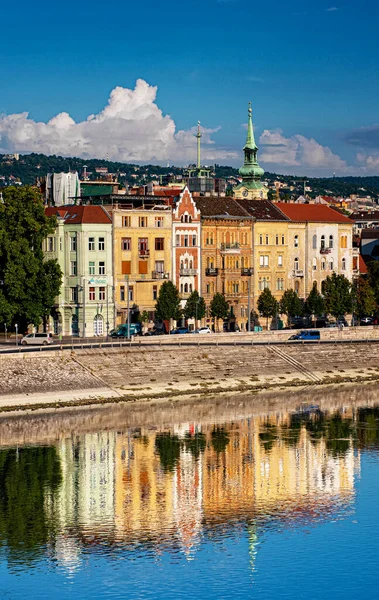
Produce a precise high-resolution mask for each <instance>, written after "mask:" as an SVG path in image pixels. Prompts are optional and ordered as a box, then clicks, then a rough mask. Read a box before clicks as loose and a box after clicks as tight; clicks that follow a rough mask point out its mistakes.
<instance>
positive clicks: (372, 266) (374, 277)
mask: <svg viewBox="0 0 379 600" xmlns="http://www.w3.org/2000/svg"><path fill="white" fill-rule="evenodd" d="M367 270H368V282H369V284H370V287H371V289H372V290H373V292H374V295H375V300H376V302H377V303H378V304H379V261H377V260H371V261H370V262H368V263H367Z"/></svg>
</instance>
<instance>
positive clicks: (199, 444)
mask: <svg viewBox="0 0 379 600" xmlns="http://www.w3.org/2000/svg"><path fill="white" fill-rule="evenodd" d="M184 443H185V447H186V450H188V451H189V452H191V454H192V456H193V457H194V458H199V456H200V454H201V452H204V450H205V447H206V445H207V442H206V439H205V435H204V433H201V432H199V433H195V434H194V435H191V434H190V433H189V432H188V433H186V437H185V438H184Z"/></svg>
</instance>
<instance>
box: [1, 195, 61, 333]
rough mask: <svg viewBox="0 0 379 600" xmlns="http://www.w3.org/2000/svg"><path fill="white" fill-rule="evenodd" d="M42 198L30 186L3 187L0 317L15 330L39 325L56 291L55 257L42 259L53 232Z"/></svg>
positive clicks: (52, 220)
mask: <svg viewBox="0 0 379 600" xmlns="http://www.w3.org/2000/svg"><path fill="white" fill-rule="evenodd" d="M55 227H56V220H55V218H48V217H46V216H45V211H44V206H43V203H42V198H41V195H40V193H39V191H38V190H36V189H33V188H31V187H23V188H15V187H9V188H5V189H4V191H3V204H0V281H1V286H0V320H2V321H3V322H4V321H5V322H11V321H13V322H15V321H16V320H17V322H18V324H19V329H20V331H22V330H23V329H26V326H27V325H28V324H29V323H33V324H35V325H39V324H40V322H41V318H43V317H46V316H47V315H48V314H49V313H50V311H51V307H52V305H53V303H54V299H55V297H56V296H57V295H58V294H59V289H60V286H61V278H62V272H61V269H60V267H59V265H58V263H57V261H56V260H48V261H45V260H44V254H43V251H42V242H43V240H44V239H45V238H46V237H47V235H49V234H50V233H53V232H54V231H55Z"/></svg>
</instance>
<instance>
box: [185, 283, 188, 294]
mask: <svg viewBox="0 0 379 600" xmlns="http://www.w3.org/2000/svg"><path fill="white" fill-rule="evenodd" d="M184 293H185V294H188V283H185V284H184Z"/></svg>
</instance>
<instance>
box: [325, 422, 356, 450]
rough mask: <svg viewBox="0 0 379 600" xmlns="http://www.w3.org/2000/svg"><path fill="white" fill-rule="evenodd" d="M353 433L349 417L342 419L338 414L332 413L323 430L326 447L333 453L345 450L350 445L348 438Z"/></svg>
mask: <svg viewBox="0 0 379 600" xmlns="http://www.w3.org/2000/svg"><path fill="white" fill-rule="evenodd" d="M352 435H353V429H352V422H351V419H342V417H341V415H340V414H334V415H333V416H332V418H331V419H329V420H328V421H327V428H326V432H325V437H326V447H327V449H328V450H329V451H330V452H331V453H332V454H333V455H334V456H337V455H338V454H343V453H344V452H347V450H348V449H349V447H350V439H349V438H351V436H352Z"/></svg>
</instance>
